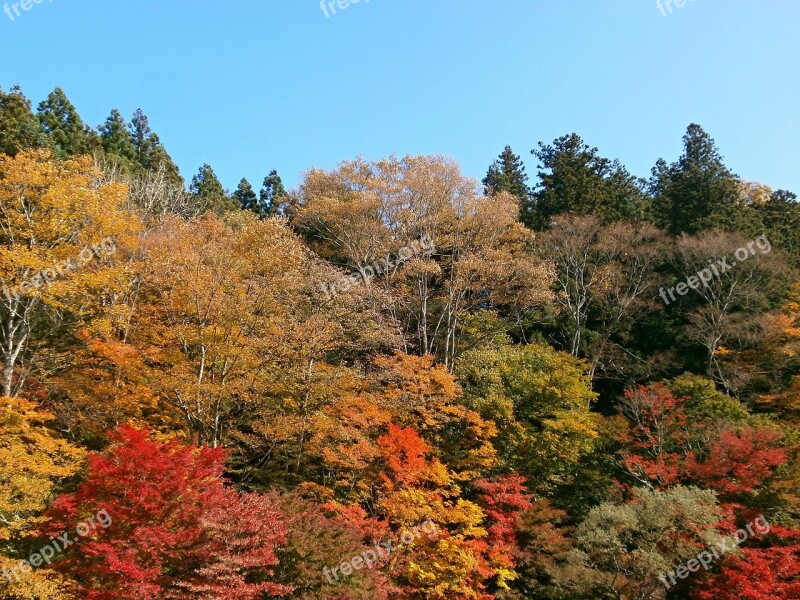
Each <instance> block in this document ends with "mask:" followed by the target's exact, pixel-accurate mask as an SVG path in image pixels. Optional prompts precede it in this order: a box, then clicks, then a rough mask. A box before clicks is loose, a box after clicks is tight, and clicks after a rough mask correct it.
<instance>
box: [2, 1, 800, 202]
mask: <svg viewBox="0 0 800 600" xmlns="http://www.w3.org/2000/svg"><path fill="white" fill-rule="evenodd" d="M17 1H18V0H14V2H17ZM26 1H28V0H26ZM31 1H32V0H31ZM38 1H41V0H38ZM664 1H665V2H666V0H664ZM675 1H676V0H672V4H673V12H672V13H671V14H670V13H669V11H668V9H666V8H665V11H664V12H665V13H666V16H664V15H663V14H662V12H661V11H660V10H659V9H658V8H657V7H656V0H569V1H567V0H369V2H367V1H366V0H361V1H360V2H359V3H358V4H351V5H350V6H349V7H348V8H346V9H345V10H342V9H339V8H336V14H332V11H331V9H328V13H329V16H327V17H326V15H325V13H324V12H323V11H322V10H321V8H320V4H319V0H236V1H234V0H214V1H211V0H191V1H190V0H160V1H156V0H43V1H42V2H41V3H40V4H32V5H31V7H30V10H28V11H21V12H20V16H19V17H15V18H14V20H13V21H12V20H11V19H10V18H9V17H8V16H7V15H6V14H5V13H0V56H1V57H2V58H0V61H2V63H0V64H1V66H0V85H2V87H3V88H4V89H8V88H9V87H10V86H11V85H13V84H19V85H21V86H22V87H23V90H24V92H25V93H26V94H27V95H28V97H30V98H31V99H32V101H33V102H34V106H35V105H36V104H38V102H39V101H40V100H42V99H43V98H44V97H45V96H46V95H47V93H48V92H49V91H50V90H51V89H52V88H54V87H55V86H61V87H63V88H64V89H65V91H66V92H67V95H68V97H69V98H70V99H71V100H72V102H73V103H74V104H75V105H76V106H77V108H78V110H79V111H80V113H81V115H82V116H83V118H84V119H85V120H86V121H87V122H89V123H90V124H92V125H94V126H96V125H98V124H99V123H101V122H102V121H103V120H104V119H105V117H106V116H107V115H108V113H109V112H110V109H111V108H113V107H117V108H119V109H120V110H121V111H122V112H123V114H124V115H125V116H126V118H129V117H130V115H131V113H132V112H133V110H134V109H136V108H137V107H141V108H142V109H143V110H144V111H145V113H146V114H147V115H148V116H149V117H150V122H151V125H152V127H153V129H154V130H155V131H156V132H157V133H158V134H159V135H160V136H161V139H162V141H163V142H164V143H165V145H166V147H167V149H168V151H169V152H170V154H171V155H172V156H173V158H174V159H175V160H176V162H177V163H178V165H179V166H180V168H181V172H182V173H183V175H184V176H185V177H186V178H187V179H189V178H191V176H192V174H193V173H195V172H196V171H197V169H198V167H199V166H200V165H201V164H202V163H204V162H208V163H209V164H211V165H212V166H213V167H214V169H215V170H216V172H217V173H218V175H219V176H220V178H221V179H222V182H223V183H224V184H225V185H226V186H228V187H230V188H233V187H235V185H236V183H237V182H238V181H239V179H240V178H241V177H243V176H246V177H247V178H248V179H250V181H251V182H252V183H253V184H254V185H256V186H257V187H258V186H260V183H261V180H262V179H263V177H264V175H266V173H267V172H268V171H269V170H270V169H272V168H277V169H278V171H279V172H280V174H281V175H282V176H283V178H284V181H285V182H286V183H287V184H288V185H294V184H295V183H296V182H297V181H298V179H299V177H300V176H301V174H302V173H303V172H304V171H305V170H307V169H308V168H310V167H312V166H317V167H324V168H329V167H332V166H334V165H335V164H336V163H337V162H339V161H340V160H342V159H345V158H352V157H355V156H357V155H359V154H361V155H363V156H365V157H366V158H380V157H382V156H385V155H388V154H391V153H395V154H398V155H403V154H407V153H410V154H428V153H441V154H446V155H449V156H452V157H454V158H455V159H456V160H458V161H459V162H460V163H461V164H462V166H463V169H464V172H465V173H466V174H468V175H470V176H474V177H477V178H481V177H482V176H483V175H484V174H485V171H486V168H487V167H488V165H489V164H490V163H491V161H492V160H493V159H494V158H495V156H496V155H497V154H498V153H499V152H500V151H501V150H502V148H503V146H505V145H506V144H510V145H511V146H512V148H514V150H515V151H516V152H517V153H518V154H522V155H523V159H524V160H525V162H526V165H527V167H528V171H529V173H531V175H533V174H534V173H535V171H536V161H535V159H534V157H532V156H531V155H530V153H529V152H530V150H531V148H533V147H535V145H536V143H537V142H538V141H540V140H544V141H552V140H553V139H554V138H556V137H557V136H559V135H563V134H565V133H570V132H573V131H574V132H577V133H579V134H580V135H581V136H583V138H584V139H585V140H586V141H587V142H588V143H590V144H592V145H594V146H597V147H599V149H600V151H601V153H602V154H603V155H604V156H608V157H611V158H619V159H620V160H621V161H622V162H623V163H624V164H625V165H626V166H627V167H628V168H629V169H630V170H631V171H632V172H633V173H634V174H636V175H641V176H647V175H648V174H649V171H650V168H651V167H652V165H653V164H654V162H655V161H656V159H658V158H659V157H664V158H665V159H667V160H668V161H672V160H674V159H675V158H677V156H678V155H679V153H680V150H681V136H682V135H683V133H684V131H685V128H686V126H687V125H688V124H689V123H690V122H697V123H700V124H701V125H702V126H703V127H704V128H705V129H706V130H707V131H708V132H709V133H710V134H711V135H712V136H713V137H714V138H715V139H716V140H717V143H718V145H719V147H720V148H721V151H722V154H723V156H724V157H725V159H726V162H727V164H728V166H730V167H731V168H732V169H733V170H734V171H736V172H737V173H739V175H741V176H742V177H744V178H745V179H750V180H758V181H763V182H764V183H768V184H770V185H772V186H773V187H776V188H788V189H792V190H794V191H795V192H798V193H800V165H799V164H798V161H797V159H798V151H797V150H798V140H800V119H798V111H800V77H798V74H799V73H798V71H800V35H798V31H800V1H798V0H686V3H685V5H684V6H683V7H680V8H678V7H674V3H675ZM677 1H680V0H677ZM3 2H4V0H0V4H2V3H3ZM14 2H11V3H10V4H11V5H13V4H14ZM335 6H336V5H335V3H334V7H335ZM9 8H11V7H9ZM11 10H12V14H13V8H11Z"/></svg>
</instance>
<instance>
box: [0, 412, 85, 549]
mask: <svg viewBox="0 0 800 600" xmlns="http://www.w3.org/2000/svg"><path fill="white" fill-rule="evenodd" d="M52 418H53V417H52V415H50V414H49V413H47V412H44V411H41V410H39V409H38V408H37V407H36V405H35V404H33V403H31V402H28V401H27V400H22V399H15V398H0V513H2V514H3V515H4V516H5V520H0V541H1V540H10V539H13V538H14V537H16V536H18V535H21V534H23V533H25V532H26V531H28V530H29V529H30V528H31V526H32V525H34V524H35V523H36V522H38V517H37V514H38V513H40V512H41V511H42V510H44V509H45V507H46V506H47V504H48V503H49V502H50V500H51V499H52V495H53V490H54V487H55V485H56V484H57V483H58V481H59V480H60V479H64V478H67V477H70V476H72V475H74V474H75V473H77V472H78V471H79V470H80V468H81V467H82V464H83V461H84V459H85V452H84V451H83V450H82V449H80V448H78V447H76V446H73V445H72V444H70V443H69V442H67V441H66V440H63V439H61V438H59V437H58V436H57V435H56V434H55V433H54V432H53V431H51V430H50V429H48V428H47V427H46V424H47V423H48V422H49V421H50V420H52ZM6 521H8V522H6Z"/></svg>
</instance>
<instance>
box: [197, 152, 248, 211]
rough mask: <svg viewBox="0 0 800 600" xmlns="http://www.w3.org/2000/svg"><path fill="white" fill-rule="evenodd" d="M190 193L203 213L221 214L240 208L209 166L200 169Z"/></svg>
mask: <svg viewBox="0 0 800 600" xmlns="http://www.w3.org/2000/svg"><path fill="white" fill-rule="evenodd" d="M189 193H190V194H192V195H193V196H194V197H195V198H196V199H197V202H198V204H199V206H200V211H201V212H208V211H214V212H215V213H217V214H221V213H224V212H229V211H231V210H235V209H236V208H238V207H237V206H236V205H235V203H234V202H233V201H232V200H231V198H230V197H229V196H228V193H227V192H226V191H225V188H224V187H222V183H221V182H220V180H219V178H218V177H217V175H216V173H214V169H212V168H211V166H210V165H208V164H204V165H203V166H202V167H200V170H199V171H198V172H197V175H195V176H194V177H192V184H191V185H190V186H189Z"/></svg>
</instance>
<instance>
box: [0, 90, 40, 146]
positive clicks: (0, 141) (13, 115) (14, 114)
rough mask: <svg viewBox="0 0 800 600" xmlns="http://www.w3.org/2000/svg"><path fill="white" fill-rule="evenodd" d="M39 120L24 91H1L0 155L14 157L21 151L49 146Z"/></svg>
mask: <svg viewBox="0 0 800 600" xmlns="http://www.w3.org/2000/svg"><path fill="white" fill-rule="evenodd" d="M47 143H48V142H47V138H46V136H45V135H44V133H43V132H42V126H41V124H40V123H39V120H38V119H37V118H36V116H35V115H34V114H33V112H32V111H31V101H30V100H28V99H27V98H26V97H25V94H23V93H22V90H21V89H20V88H19V87H18V86H15V87H12V88H11V89H10V90H9V92H8V93H5V92H3V90H2V89H0V153H2V154H8V155H9V156H14V155H16V154H17V152H20V151H21V150H26V149H29V148H36V147H40V146H47Z"/></svg>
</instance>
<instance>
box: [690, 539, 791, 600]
mask: <svg viewBox="0 0 800 600" xmlns="http://www.w3.org/2000/svg"><path fill="white" fill-rule="evenodd" d="M778 533H783V534H784V537H783V540H782V541H783V542H784V543H786V542H789V545H786V546H772V547H769V548H745V549H744V550H743V551H742V555H741V556H735V557H730V558H729V559H728V560H727V561H726V563H725V565H724V566H723V568H722V571H721V572H720V573H719V574H717V575H713V576H712V577H710V578H709V579H708V580H706V581H705V582H704V583H703V585H701V586H700V587H699V588H698V590H697V591H696V592H695V593H694V594H693V596H692V597H693V598H695V599H696V600H773V599H775V598H780V599H781V600H798V599H800V545H798V541H800V536H798V533H800V532H796V531H795V532H787V531H785V530H784V531H782V532H780V531H779V532H778Z"/></svg>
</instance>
